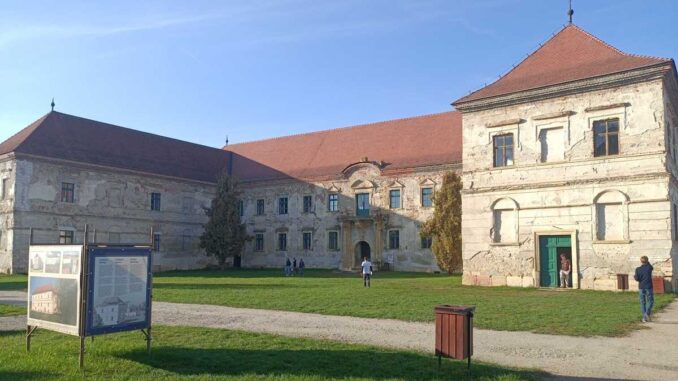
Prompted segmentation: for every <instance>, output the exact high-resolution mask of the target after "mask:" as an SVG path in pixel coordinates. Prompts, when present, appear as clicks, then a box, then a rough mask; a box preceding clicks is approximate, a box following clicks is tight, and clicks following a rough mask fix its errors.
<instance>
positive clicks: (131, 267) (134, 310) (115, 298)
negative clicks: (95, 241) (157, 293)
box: [85, 247, 152, 336]
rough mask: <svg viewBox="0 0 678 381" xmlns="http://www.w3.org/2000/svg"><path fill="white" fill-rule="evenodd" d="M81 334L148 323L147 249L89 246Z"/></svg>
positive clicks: (149, 269) (140, 325) (131, 327)
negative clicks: (84, 311)
mask: <svg viewBox="0 0 678 381" xmlns="http://www.w3.org/2000/svg"><path fill="white" fill-rule="evenodd" d="M87 258H88V263H87V265H88V268H87V272H88V274H89V276H88V279H87V288H86V289H87V315H86V317H85V336H95V335H101V334H105V333H112V332H122V331H130V330H137V329H145V328H149V327H150V326H151V289H152V274H151V249H150V248H149V247H89V248H88V250H87Z"/></svg>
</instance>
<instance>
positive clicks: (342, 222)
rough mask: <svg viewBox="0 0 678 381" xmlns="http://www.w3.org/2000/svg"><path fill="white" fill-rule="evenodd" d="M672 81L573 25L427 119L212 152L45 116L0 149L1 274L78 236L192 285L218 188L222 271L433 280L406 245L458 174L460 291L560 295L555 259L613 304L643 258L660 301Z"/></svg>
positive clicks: (420, 251)
mask: <svg viewBox="0 0 678 381" xmlns="http://www.w3.org/2000/svg"><path fill="white" fill-rule="evenodd" d="M676 78H677V75H676V68H675V64H674V62H673V60H671V59H662V58H655V57H646V56H638V55H632V54H627V53H624V52H621V51H619V50H617V49H615V48H614V47H612V46H610V45H608V44H606V43H604V42H603V41H601V40H599V39H598V38H596V37H594V36H592V35H590V34H589V33H587V32H585V31H584V30H582V29H580V28H579V27H577V26H575V25H572V24H570V25H568V26H566V27H564V28H563V29H562V30H561V31H560V32H558V33H557V34H556V35H554V36H553V37H552V38H551V39H550V40H548V41H547V42H546V43H544V44H543V45H542V46H541V47H540V48H539V49H538V50H536V51H535V52H533V53H532V54H530V55H529V56H528V57H527V58H526V59H525V60H524V61H523V62H521V63H520V64H519V65H517V66H516V67H514V68H513V69H512V70H511V71H509V72H508V73H507V74H505V75H504V76H502V77H501V78H500V79H498V80H497V81H496V82H494V83H492V84H490V85H488V86H485V87H483V88H482V89H480V90H478V91H475V92H473V93H471V94H469V95H467V96H465V97H462V98H460V99H458V100H457V101H455V102H454V103H453V105H454V107H455V108H456V111H449V112H443V113H439V114H433V115H425V116H419V117H412V118H406V119H400V120H393V121H387V122H380V123H373V124H366V125H360V126H354V127H347V128H339V129H334V130H327V131H319V132H313V133H307V134H300V135H293V136H286V137H280V138H273V139H266V140H260V141H254V142H248V143H241V144H234V145H228V146H226V147H224V148H223V149H216V148H210V147H205V146H199V145H195V144H191V143H186V142H181V141H178V140H174V139H170V138H165V137H161V136H157V135H152V134H146V133H142V132H139V131H134V130H129V129H125V128H122V127H117V126H113V125H109V124H105V123H100V122H95V121H91V120H87V119H83V118H78V117H75V116H71V115H67V114H62V113H59V112H51V113H49V114H47V115H46V116H44V117H43V118H41V119H39V120H38V121H36V122H35V123H33V124H32V125H30V126H28V127H27V128H25V129H24V130H22V131H20V132H19V133H17V134H16V135H15V136H13V137H11V138H10V139H9V140H7V141H5V142H4V143H1V144H0V180H1V181H2V189H1V193H0V196H1V197H0V270H2V271H10V272H22V271H25V270H26V267H27V248H28V242H29V240H30V236H31V234H32V236H33V238H32V239H33V241H34V242H38V243H53V242H61V243H71V242H80V241H82V237H80V235H81V234H80V233H81V230H82V227H83V226H84V225H85V224H86V223H87V224H89V225H91V226H92V227H93V228H94V229H96V238H94V239H96V240H97V241H98V242H112V243H119V242H135V243H136V242H150V241H152V242H153V245H154V249H155V250H156V253H155V257H154V270H156V271H162V270H168V269H174V268H198V267H204V266H205V265H207V264H208V263H209V260H208V258H207V257H205V255H204V253H202V252H201V250H200V249H199V248H198V245H197V237H198V236H199V235H200V233H201V231H202V224H203V223H204V222H205V216H204V213H203V212H202V207H203V206H206V205H208V204H209V202H210V200H211V198H212V197H213V195H214V191H215V183H216V179H217V178H218V176H219V174H221V173H223V172H224V171H227V172H228V173H229V174H231V175H232V176H234V177H235V178H237V179H238V180H239V182H240V185H241V188H242V200H241V205H240V210H241V218H242V221H243V223H245V224H246V226H247V230H248V233H249V234H250V235H251V236H252V237H253V239H252V241H250V242H248V244H247V245H246V248H245V250H244V251H243V253H242V254H241V255H240V256H239V257H236V258H235V259H234V262H233V265H234V266H242V267H282V266H283V264H284V262H285V259H286V258H290V259H292V258H297V259H301V258H303V259H304V261H305V263H306V265H307V266H308V267H321V268H337V269H345V270H348V269H352V268H355V267H356V265H357V264H358V263H359V262H360V261H361V258H363V257H369V258H371V259H372V260H373V261H374V262H375V264H376V265H377V267H378V268H380V269H389V270H396V271H436V270H438V267H437V265H436V263H435V259H434V257H433V255H432V253H431V250H430V245H431V241H430V239H427V238H422V237H421V236H420V234H419V232H420V229H421V225H422V224H423V222H424V221H426V220H427V219H428V218H430V217H431V215H432V211H433V208H435V205H433V203H432V197H433V195H434V194H435V192H436V191H437V190H439V189H440V186H441V182H442V177H443V175H444V173H445V172H447V171H456V172H458V173H460V174H461V175H462V178H463V182H464V189H463V192H462V200H463V216H462V230H463V262H464V263H463V267H464V269H463V271H464V275H463V282H464V284H474V285H488V286H504V285H508V286H520V287H555V286H557V285H558V278H559V270H560V263H561V262H560V259H559V258H560V256H561V255H563V256H564V257H566V258H567V259H569V260H570V261H571V263H572V272H571V274H570V277H569V279H568V284H569V286H570V287H574V288H587V289H615V288H617V287H618V286H619V285H620V283H619V282H618V279H620V277H618V274H627V275H628V274H630V273H631V272H632V271H633V269H634V268H635V267H636V266H637V263H638V258H639V257H640V256H642V255H647V256H648V257H650V260H651V262H653V263H654V264H655V269H656V274H657V275H660V276H663V277H664V279H665V282H666V285H667V286H669V287H670V286H672V285H675V284H676V270H677V269H676V268H675V267H676V265H677V263H678V258H677V256H678V253H677V249H676V244H675V242H676V240H677V238H676V237H678V208H677V205H678V189H677V188H676V186H677V181H676V176H677V175H678V158H677V156H678V152H676V145H678V142H676V141H675V140H676V128H678V108H677V107H678V99H677V97H678V92H677V90H678V84H677V82H676ZM151 228H153V231H154V232H155V234H154V236H153V237H150V235H149V234H150V229H151ZM630 285H631V287H633V286H634V282H630Z"/></svg>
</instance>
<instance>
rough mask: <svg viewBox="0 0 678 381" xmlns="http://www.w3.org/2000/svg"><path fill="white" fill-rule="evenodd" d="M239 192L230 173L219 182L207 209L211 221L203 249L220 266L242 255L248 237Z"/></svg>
mask: <svg viewBox="0 0 678 381" xmlns="http://www.w3.org/2000/svg"><path fill="white" fill-rule="evenodd" d="M239 197H240V192H239V191H238V190H237V184H236V182H235V180H233V179H232V178H231V177H230V176H229V175H228V173H224V174H223V175H222V176H221V178H220V179H219V182H218V183H217V193H216V196H215V197H214V200H212V204H211V205H210V207H208V208H204V210H205V214H206V215H207V217H208V221H207V223H206V224H205V231H204V232H203V234H202V235H201V236H200V247H201V248H202V249H205V251H206V253H207V255H208V256H213V257H216V258H217V261H218V263H219V267H220V268H221V269H222V270H223V269H224V268H225V267H226V259H227V258H231V257H235V256H236V255H240V253H241V252H242V249H243V247H244V246H245V242H247V241H248V240H249V239H250V237H248V236H247V232H246V230H245V224H242V223H241V222H240V208H239V205H240V198H239Z"/></svg>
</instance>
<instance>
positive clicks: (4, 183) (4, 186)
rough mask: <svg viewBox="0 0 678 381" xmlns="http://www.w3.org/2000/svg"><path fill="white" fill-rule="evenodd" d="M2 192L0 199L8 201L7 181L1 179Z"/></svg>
mask: <svg viewBox="0 0 678 381" xmlns="http://www.w3.org/2000/svg"><path fill="white" fill-rule="evenodd" d="M0 192H2V195H0V196H2V199H3V200H7V199H9V179H2V189H1V190H0Z"/></svg>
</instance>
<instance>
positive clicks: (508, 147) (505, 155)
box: [492, 134, 513, 167]
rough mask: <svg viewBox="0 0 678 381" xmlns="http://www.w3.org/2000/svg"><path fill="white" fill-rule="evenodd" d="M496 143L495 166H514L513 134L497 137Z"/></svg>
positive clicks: (495, 138)
mask: <svg viewBox="0 0 678 381" xmlns="http://www.w3.org/2000/svg"><path fill="white" fill-rule="evenodd" d="M492 140H493V141H494V166H495V167H506V166H511V165H513V134H505V135H497V136H495V137H493V138H492Z"/></svg>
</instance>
